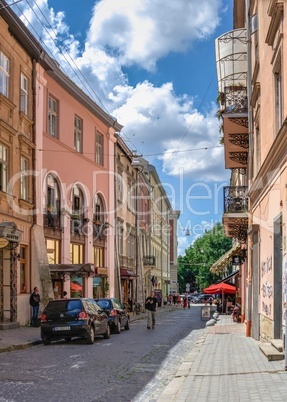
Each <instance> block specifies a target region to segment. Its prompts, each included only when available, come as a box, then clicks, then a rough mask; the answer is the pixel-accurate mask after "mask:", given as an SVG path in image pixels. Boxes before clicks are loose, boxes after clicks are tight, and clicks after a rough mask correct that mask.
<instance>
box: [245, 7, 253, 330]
mask: <svg viewBox="0 0 287 402" xmlns="http://www.w3.org/2000/svg"><path fill="white" fill-rule="evenodd" d="M245 13H246V17H245V20H246V32H247V99H248V131H249V166H251V163H250V155H251V154H252V153H251V151H252V147H253V138H252V130H253V128H252V127H253V125H252V109H251V107H250V98H251V35H250V19H249V0H245ZM248 180H250V177H249V175H248ZM249 211H250V205H249ZM249 216H250V212H249ZM251 219H252V218H251V217H250V218H249V224H250V221H251ZM248 254H251V252H250V251H249V250H248ZM251 266H252V258H250V256H248V274H247V277H248V292H247V297H248V299H247V300H248V303H247V320H246V336H247V337H250V336H251V320H252V270H251Z"/></svg>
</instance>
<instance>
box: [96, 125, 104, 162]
mask: <svg viewBox="0 0 287 402" xmlns="http://www.w3.org/2000/svg"><path fill="white" fill-rule="evenodd" d="M103 142H104V140H103V136H102V134H100V133H96V163H97V164H98V165H102V166H103V164H104V154H103Z"/></svg>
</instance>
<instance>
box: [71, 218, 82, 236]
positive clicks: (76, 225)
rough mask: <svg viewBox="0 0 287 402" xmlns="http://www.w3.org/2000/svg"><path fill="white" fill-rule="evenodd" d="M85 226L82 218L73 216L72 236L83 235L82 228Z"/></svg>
mask: <svg viewBox="0 0 287 402" xmlns="http://www.w3.org/2000/svg"><path fill="white" fill-rule="evenodd" d="M83 225H84V219H83V218H82V217H76V216H71V220H70V231H71V233H72V234H78V235H81V234H83V231H82V228H83Z"/></svg>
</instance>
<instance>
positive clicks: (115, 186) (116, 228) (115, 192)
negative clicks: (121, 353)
mask: <svg viewBox="0 0 287 402" xmlns="http://www.w3.org/2000/svg"><path fill="white" fill-rule="evenodd" d="M116 170H117V141H116V142H115V144H114V188H115V191H114V208H115V217H114V218H115V223H114V230H115V234H114V244H115V250H116V253H115V254H116V255H115V257H116V258H115V264H116V275H117V286H118V298H119V300H120V302H121V303H122V301H123V296H122V287H121V266H120V257H119V239H118V214H117V212H118V209H117V190H116V189H117V171H116Z"/></svg>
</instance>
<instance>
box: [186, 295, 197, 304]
mask: <svg viewBox="0 0 287 402" xmlns="http://www.w3.org/2000/svg"><path fill="white" fill-rule="evenodd" d="M188 300H189V301H190V303H198V296H197V295H188Z"/></svg>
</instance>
